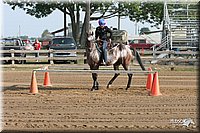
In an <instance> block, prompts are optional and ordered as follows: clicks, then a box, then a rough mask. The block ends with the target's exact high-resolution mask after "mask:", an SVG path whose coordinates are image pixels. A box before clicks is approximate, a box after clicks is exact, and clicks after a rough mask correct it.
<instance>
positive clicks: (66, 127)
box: [1, 65, 199, 132]
mask: <svg viewBox="0 0 200 133" xmlns="http://www.w3.org/2000/svg"><path fill="white" fill-rule="evenodd" d="M154 67H156V68H157V70H158V73H159V85H160V92H161V93H162V95H161V96H149V95H148V91H147V90H146V80H147V75H142V74H135V75H134V76H133V80H132V84H131V88H130V89H129V90H127V91H126V90H125V87H126V83H127V76H126V75H125V74H122V75H120V76H119V77H118V79H117V80H116V81H115V82H114V83H113V86H111V88H109V89H106V84H107V82H108V81H109V79H111V77H112V76H113V75H112V74H99V77H98V80H99V83H100V89H99V90H97V91H90V88H91V86H92V78H91V74H89V73H85V74H78V73H55V72H51V73H49V74H50V80H51V84H52V86H51V87H44V86H43V80H44V73H43V72H37V73H36V77H37V83H38V90H39V93H38V94H35V95H34V94H30V93H29V90H30V83H31V72H32V70H31V69H22V68H18V69H11V68H4V69H2V71H3V72H2V75H3V77H2V78H3V79H2V83H1V85H2V87H3V88H4V90H3V91H2V96H3V102H2V103H3V104H2V106H3V120H2V122H3V123H2V126H3V129H4V130H5V131H6V130H12V131H15V132H16V131H48V132H52V131H59V132H60V131H149V130H150V131H198V130H199V125H198V120H199V116H198V100H199V98H198V91H199V90H198V70H197V68H196V67H195V66H185V67H184V66H175V68H174V70H173V71H171V69H170V67H169V66H165V65H163V66H154ZM189 119H191V120H192V121H191V122H189V124H188V123H187V122H186V121H185V120H189ZM185 124H186V125H185Z"/></svg>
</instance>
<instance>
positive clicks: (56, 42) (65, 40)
mask: <svg viewBox="0 0 200 133" xmlns="http://www.w3.org/2000/svg"><path fill="white" fill-rule="evenodd" d="M48 48H49V49H53V50H76V49H77V45H76V42H75V40H74V38H73V37H55V38H53V39H52V41H51V42H50V44H49V46H48ZM53 57H66V58H67V57H77V54H76V52H65V53H63V52H62V53H61V52H60V53H59V51H58V52H56V53H54V54H53ZM53 61H54V63H56V62H58V61H62V62H66V61H72V62H74V63H75V64H76V63H77V60H74V59H73V60H70V59H69V60H53Z"/></svg>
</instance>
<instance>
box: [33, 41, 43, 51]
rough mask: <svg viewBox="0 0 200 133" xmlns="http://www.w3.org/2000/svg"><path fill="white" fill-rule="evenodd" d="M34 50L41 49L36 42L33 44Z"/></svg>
mask: <svg viewBox="0 0 200 133" xmlns="http://www.w3.org/2000/svg"><path fill="white" fill-rule="evenodd" d="M34 48H35V50H40V49H41V44H40V43H39V42H38V43H37V42H35V43H34Z"/></svg>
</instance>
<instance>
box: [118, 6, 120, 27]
mask: <svg viewBox="0 0 200 133" xmlns="http://www.w3.org/2000/svg"><path fill="white" fill-rule="evenodd" d="M118 30H120V3H118Z"/></svg>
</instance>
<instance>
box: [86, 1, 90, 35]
mask: <svg viewBox="0 0 200 133" xmlns="http://www.w3.org/2000/svg"><path fill="white" fill-rule="evenodd" d="M85 17H86V23H85V24H86V28H85V30H86V33H87V32H89V29H90V0H88V1H87V2H86V16H85Z"/></svg>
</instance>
